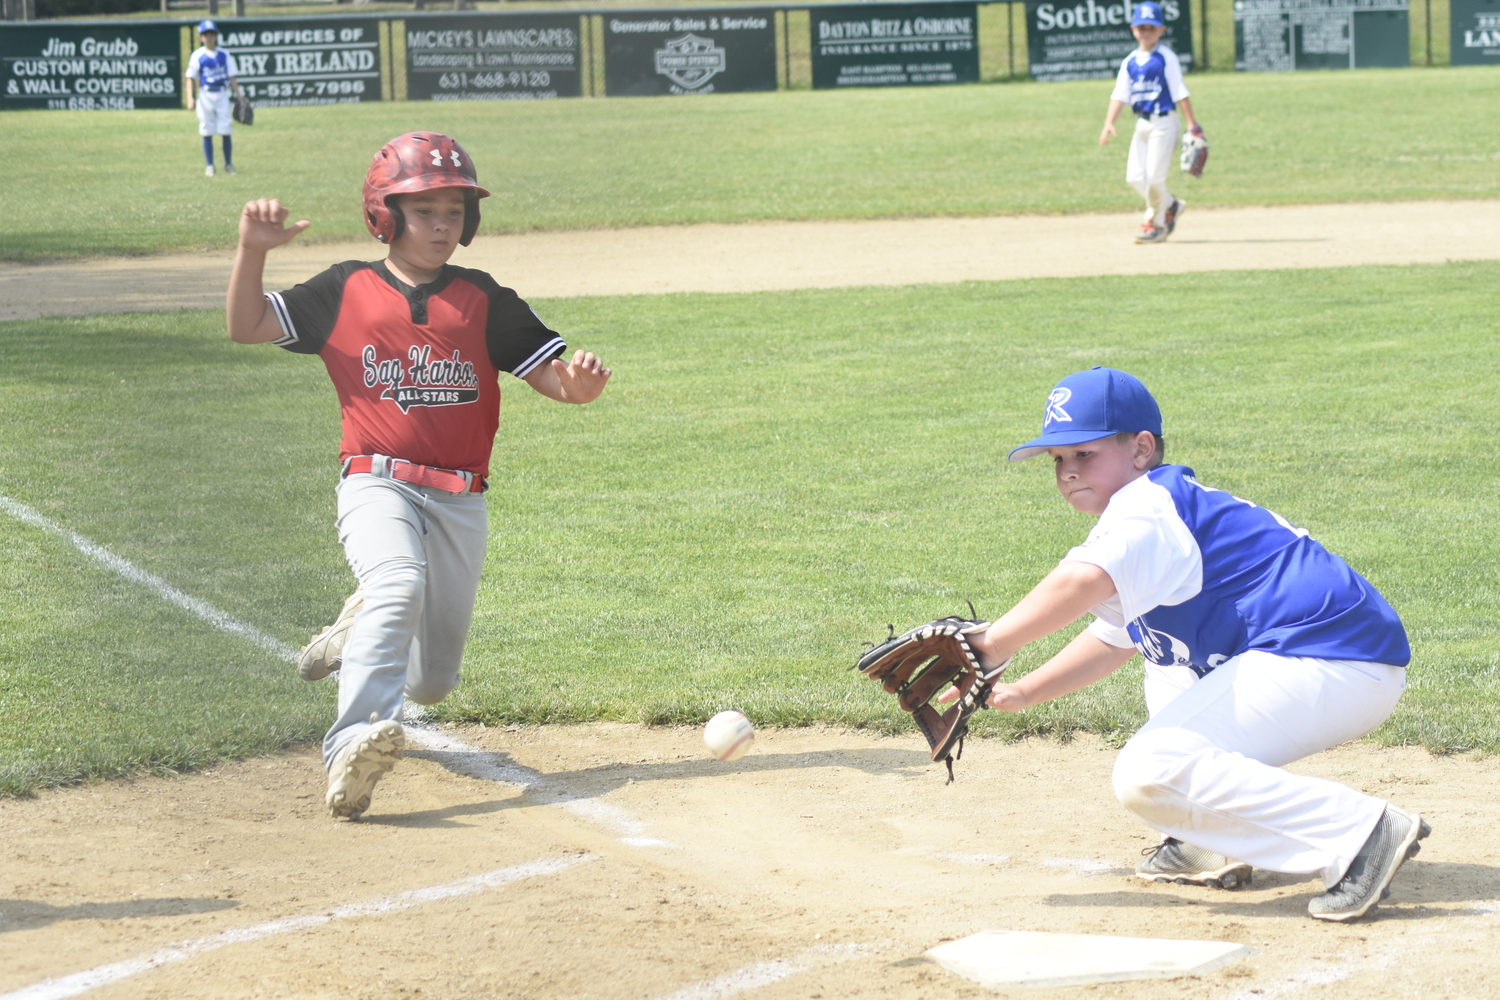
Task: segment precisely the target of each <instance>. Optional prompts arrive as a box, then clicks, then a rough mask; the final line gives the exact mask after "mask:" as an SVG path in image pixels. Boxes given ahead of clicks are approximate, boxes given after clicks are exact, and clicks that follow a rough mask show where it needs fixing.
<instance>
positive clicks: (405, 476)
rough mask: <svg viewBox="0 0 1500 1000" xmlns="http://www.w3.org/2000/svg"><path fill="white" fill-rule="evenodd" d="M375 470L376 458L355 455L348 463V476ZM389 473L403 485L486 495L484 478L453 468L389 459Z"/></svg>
mask: <svg viewBox="0 0 1500 1000" xmlns="http://www.w3.org/2000/svg"><path fill="white" fill-rule="evenodd" d="M374 468H375V456H373V455H355V456H354V457H353V458H351V459H349V461H347V462H345V463H344V475H346V476H350V475H353V474H354V473H356V472H370V471H371V470H372V469H374ZM386 474H387V475H389V476H390V477H391V478H392V479H399V480H401V481H402V482H403V483H412V484H413V485H416V486H430V487H432V488H433V489H435V490H446V491H447V492H449V493H483V492H484V487H485V482H484V477H483V476H476V475H473V474H472V473H469V474H465V473H462V472H455V471H453V470H452V469H434V468H433V467H432V466H430V465H418V464H417V463H416V462H408V461H406V460H405V459H400V458H388V459H386Z"/></svg>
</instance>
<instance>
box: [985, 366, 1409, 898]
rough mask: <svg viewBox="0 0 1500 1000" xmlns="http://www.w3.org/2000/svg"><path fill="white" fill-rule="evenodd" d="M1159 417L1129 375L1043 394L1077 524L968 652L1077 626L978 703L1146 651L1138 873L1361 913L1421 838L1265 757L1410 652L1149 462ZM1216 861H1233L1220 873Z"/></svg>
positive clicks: (1352, 704) (1372, 609) (1097, 675)
mask: <svg viewBox="0 0 1500 1000" xmlns="http://www.w3.org/2000/svg"><path fill="white" fill-rule="evenodd" d="M1161 431H1162V426H1161V411H1160V410H1159V409H1158V408H1157V405H1156V400H1155V399H1153V398H1152V397H1151V394H1150V393H1149V392H1147V391H1146V387H1145V386H1144V385H1142V384H1141V383H1140V382H1139V381H1138V380H1137V379H1136V378H1135V377H1134V376H1131V375H1128V374H1126V373H1125V372H1122V371H1115V370H1113V369H1109V368H1094V369H1091V370H1089V371H1084V372H1077V373H1075V374H1073V375H1069V376H1068V377H1067V378H1065V379H1063V380H1062V381H1061V382H1059V383H1058V384H1057V385H1056V386H1055V387H1054V388H1053V389H1052V392H1051V394H1050V395H1049V396H1048V397H1047V406H1046V411H1045V415H1044V417H1043V420H1042V435H1041V437H1038V438H1036V439H1035V440H1033V441H1028V442H1027V443H1026V444H1024V445H1022V446H1020V447H1019V448H1017V449H1015V450H1014V451H1012V452H1011V455H1010V457H1011V460H1012V461H1021V460H1023V459H1026V458H1030V457H1032V456H1033V455H1038V454H1043V453H1046V454H1049V455H1051V456H1052V461H1053V464H1054V466H1055V468H1056V476H1057V488H1058V490H1059V491H1060V492H1061V493H1062V495H1063V496H1064V498H1066V499H1067V501H1068V503H1070V504H1071V505H1072V506H1073V508H1074V509H1076V510H1078V511H1081V512H1083V513H1087V514H1093V515H1096V516H1097V517H1098V518H1099V521H1098V523H1097V524H1096V525H1095V526H1094V529H1093V530H1092V531H1091V532H1089V536H1088V538H1087V539H1086V540H1085V541H1084V543H1083V544H1082V545H1079V546H1077V547H1076V548H1074V549H1072V550H1071V551H1070V552H1069V553H1068V554H1067V556H1066V557H1065V558H1064V559H1063V561H1062V562H1061V563H1060V564H1059V565H1058V567H1057V568H1056V569H1055V570H1053V571H1052V572H1051V573H1050V574H1048V576H1047V577H1046V578H1045V579H1043V580H1042V582H1041V583H1039V584H1037V586H1036V587H1035V589H1033V590H1032V591H1031V593H1030V594H1028V595H1027V596H1026V597H1025V598H1023V599H1022V600H1021V601H1020V603H1018V604H1017V605H1016V606H1015V607H1014V608H1012V609H1011V610H1010V611H1009V612H1007V613H1006V614H1005V615H1003V616H1002V617H1001V618H999V619H998V620H997V621H995V622H994V623H993V624H992V625H991V626H990V627H989V628H988V629H987V630H986V631H985V632H984V633H983V634H982V635H981V636H980V638H979V639H978V641H976V642H974V643H973V646H974V648H975V649H976V650H977V651H978V652H979V653H980V655H981V657H982V659H983V661H984V663H985V664H986V665H987V666H993V665H996V664H1000V663H1003V662H1004V661H1005V660H1006V659H1007V658H1009V657H1010V656H1011V655H1012V654H1014V653H1015V652H1016V650H1018V649H1020V648H1021V647H1022V646H1024V645H1025V644H1027V643H1029V642H1031V641H1033V640H1035V639H1040V638H1042V637H1043V636H1046V635H1049V634H1051V633H1053V632H1056V631H1058V630H1059V629H1062V628H1064V627H1066V626H1067V625H1069V624H1070V623H1072V622H1073V621H1075V620H1077V619H1078V618H1080V617H1082V616H1083V615H1084V614H1085V613H1089V612H1092V613H1093V615H1094V621H1093V623H1092V624H1091V625H1090V626H1089V627H1088V628H1087V629H1086V630H1085V631H1083V632H1082V633H1080V634H1079V635H1078V636H1077V637H1076V638H1074V639H1073V640H1072V641H1071V642H1070V643H1069V644H1068V645H1067V646H1066V647H1064V648H1063V650H1062V651H1061V652H1059V653H1058V654H1057V655H1056V656H1054V657H1052V659H1050V660H1048V661H1047V662H1046V663H1044V664H1042V665H1041V666H1040V667H1038V668H1037V669H1036V670H1034V671H1032V672H1031V673H1029V674H1027V675H1026V676H1025V677H1022V678H1021V679H1020V680H1019V681H1017V682H1016V683H1014V684H997V685H996V686H995V688H994V690H993V692H992V693H991V695H990V704H991V705H993V706H994V707H996V708H1000V709H1003V710H1005V711H1010V712H1018V711H1021V710H1022V709H1025V708H1028V707H1030V706H1032V705H1037V704H1040V703H1042V702H1045V701H1050V700H1051V699H1053V698H1058V697H1061V696H1062V695H1065V694H1067V693H1069V692H1070V691H1076V690H1078V689H1079V688H1082V687H1084V686H1086V685H1088V684H1091V683H1093V682H1094V681H1097V680H1099V679H1101V678H1103V677H1105V676H1106V675H1108V674H1110V673H1112V672H1113V671H1115V670H1117V669H1118V668H1120V667H1121V666H1123V665H1124V664H1125V663H1126V661H1128V660H1129V659H1130V658H1131V657H1132V656H1133V655H1134V654H1135V653H1136V651H1137V650H1139V651H1140V653H1141V655H1142V656H1143V657H1144V658H1145V660H1146V703H1147V707H1148V709H1149V710H1150V713H1151V720H1150V721H1149V722H1148V723H1147V724H1146V725H1145V726H1143V727H1142V728H1141V730H1140V731H1139V732H1138V733H1136V734H1135V736H1134V737H1133V738H1132V739H1131V740H1130V742H1129V743H1127V744H1126V745H1125V748H1124V750H1122V751H1121V753H1120V756H1119V759H1118V760H1117V761H1116V763H1115V770H1114V789H1115V794H1116V795H1117V796H1118V797H1119V799H1120V802H1121V803H1122V804H1123V805H1124V806H1125V807H1126V808H1127V809H1129V810H1130V811H1131V812H1133V813H1135V814H1136V815H1137V816H1139V817H1140V818H1141V819H1142V820H1143V821H1145V823H1146V824H1147V825H1148V826H1151V827H1154V828H1155V829H1157V830H1158V831H1160V832H1161V833H1162V834H1164V835H1165V839H1164V840H1163V841H1162V843H1161V845H1160V846H1159V847H1158V848H1156V849H1154V850H1153V851H1152V852H1151V856H1150V857H1149V858H1148V859H1147V860H1146V861H1144V862H1142V863H1141V865H1140V867H1139V868H1138V869H1137V871H1138V873H1139V874H1140V875H1141V876H1142V877H1144V878H1146V879H1148V880H1153V881H1173V882H1176V881H1187V882H1195V883H1198V884H1215V885H1221V886H1222V885H1226V884H1228V885H1231V886H1232V885H1233V884H1235V883H1237V882H1242V881H1245V880H1246V879H1247V878H1248V876H1249V874H1250V866H1251V865H1254V866H1257V867H1261V868H1266V869H1270V870H1272V871H1279V872H1292V873H1317V874H1321V875H1322V877H1323V881H1324V885H1325V888H1326V889H1327V891H1326V892H1324V893H1323V894H1322V895H1319V896H1316V897H1315V898H1313V899H1312V900H1311V901H1310V902H1309V904H1308V912H1309V913H1311V914H1312V915H1313V916H1314V917H1317V918H1319V919H1324V920H1350V919H1353V918H1355V917H1359V916H1363V915H1364V914H1365V913H1367V912H1369V911H1370V910H1371V909H1373V908H1374V907H1375V905H1376V904H1377V903H1379V902H1380V899H1381V896H1382V893H1383V892H1384V891H1385V889H1386V887H1387V886H1388V885H1389V884H1390V881H1391V879H1392V877H1394V875H1395V874H1396V870H1397V869H1398V868H1400V866H1401V864H1402V862H1404V861H1405V860H1406V859H1407V858H1408V857H1410V856H1411V855H1412V854H1415V853H1416V852H1417V849H1418V847H1419V846H1420V845H1419V844H1418V843H1417V841H1418V840H1420V839H1421V838H1422V837H1425V836H1426V835H1427V833H1428V832H1429V829H1428V826H1427V824H1426V823H1425V822H1423V820H1422V819H1421V817H1419V816H1416V815H1411V814H1408V813H1406V812H1403V811H1402V810H1401V809H1398V808H1397V807H1396V806H1394V805H1391V804H1389V803H1386V802H1384V801H1382V800H1380V799H1377V798H1373V797H1372V796H1369V795H1365V794H1363V793H1361V792H1357V791H1354V790H1353V789H1351V788H1347V787H1345V786H1344V785H1340V784H1337V783H1335V782H1331V781H1325V780H1323V779H1321V778H1310V777H1305V776H1303V775H1298V774H1290V773H1288V772H1286V771H1284V770H1282V766H1283V765H1285V764H1289V763H1291V762H1292V761H1294V760H1298V759H1299V758H1302V757H1306V756H1308V755H1309V754H1314V753H1317V752H1318V751H1320V750H1324V749H1327V748H1328V747H1331V746H1336V745H1337V744H1340V743H1344V742H1346V741H1348V740H1352V739H1356V738H1358V737H1360V736H1363V735H1364V734H1365V733H1368V732H1370V731H1371V730H1372V729H1374V728H1375V727H1376V726H1378V725H1380V724H1381V722H1383V721H1384V720H1385V719H1386V717H1387V716H1389V715H1390V713H1391V711H1392V710H1393V709H1394V708H1395V706H1396V701H1397V699H1398V698H1400V696H1401V691H1402V689H1403V688H1404V687H1405V677H1406V670H1405V667H1406V664H1407V662H1408V661H1409V660H1410V659H1411V651H1410V648H1409V647H1408V645H1407V641H1406V632H1405V630H1404V629H1403V628H1402V626H1401V621H1400V619H1399V618H1397V617H1396V613H1395V611H1393V610H1392V609H1391V607H1390V605H1388V604H1387V603H1386V602H1385V600H1384V599H1383V598H1381V596H1380V594H1379V593H1377V592H1376V590H1375V588H1374V587H1372V586H1371V585H1370V584H1369V583H1368V582H1367V581H1366V580H1365V579H1364V578H1362V577H1361V576H1360V575H1359V574H1358V573H1356V572H1354V570H1352V569H1350V568H1349V566H1348V564H1347V563H1345V562H1344V561H1343V560H1342V559H1340V558H1339V557H1338V556H1336V555H1333V554H1332V553H1330V552H1329V551H1328V550H1327V549H1325V548H1324V547H1323V546H1322V545H1319V544H1318V543H1317V542H1315V541H1313V540H1312V539H1311V538H1309V537H1308V535H1307V532H1306V531H1303V530H1301V529H1299V528H1294V527H1292V526H1291V525H1290V524H1288V523H1287V522H1286V521H1285V520H1283V519H1282V518H1281V517H1279V516H1278V515H1276V514H1273V513H1271V512H1270V511H1268V510H1265V509H1264V508H1262V507H1257V506H1256V505H1255V504H1253V503H1251V502H1249V501H1248V500H1241V499H1239V498H1238V497H1235V496H1231V495H1230V494H1228V493H1225V492H1223V491H1221V490H1215V489H1212V488H1210V487H1207V486H1204V485H1202V484H1201V483H1199V482H1198V481H1197V479H1196V478H1194V475H1193V470H1191V469H1189V468H1186V467H1185V466H1181V465H1164V464H1162V451H1163V442H1162V439H1161ZM1231 859H1239V860H1238V861H1235V860H1231Z"/></svg>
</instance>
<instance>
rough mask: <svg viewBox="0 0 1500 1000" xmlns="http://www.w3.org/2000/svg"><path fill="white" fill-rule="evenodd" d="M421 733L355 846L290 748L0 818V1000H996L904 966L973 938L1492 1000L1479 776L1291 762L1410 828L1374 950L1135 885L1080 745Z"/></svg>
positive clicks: (1243, 893) (1309, 888)
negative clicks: (743, 743)
mask: <svg viewBox="0 0 1500 1000" xmlns="http://www.w3.org/2000/svg"><path fill="white" fill-rule="evenodd" d="M415 735H416V737H417V739H418V740H419V741H420V742H422V743H423V744H425V745H426V746H427V747H428V749H425V750H416V751H414V752H412V753H411V754H410V759H408V760H407V761H405V762H403V763H402V764H401V765H400V766H399V767H398V768H397V769H396V770H395V771H394V772H392V774H391V775H390V776H389V777H388V778H387V779H386V781H385V782H384V783H383V784H382V785H381V786H380V788H379V790H378V793H377V796H376V799H375V804H374V806H373V808H372V810H371V812H370V814H369V815H368V816H367V817H366V818H365V819H364V820H362V821H361V822H359V823H355V824H348V823H335V822H333V821H331V820H329V819H328V818H327V817H326V816H325V815H324V814H323V810H322V806H321V799H322V793H323V777H322V773H321V768H320V767H319V762H318V760H317V758H316V756H315V755H314V753H313V752H311V751H307V752H301V753H296V754H292V755H289V756H287V757H284V758H280V759H275V760H252V761H245V762H242V763H238V764H234V765H231V766H226V767H222V768H217V769H215V770H213V771H210V772H207V773H203V774H195V775H191V776H187V777H183V778H179V779H143V780H139V781H133V782H117V783H109V784H100V785H95V786H91V787H87V788H78V789H71V790H65V791H59V792H48V793H45V794H42V795H40V796H39V797H38V798H36V799H33V800H10V801H3V802H0V824H3V829H4V830H5V837H4V838H3V843H0V871H3V872H4V888H3V889H0V995H3V996H4V997H6V998H18V997H21V996H25V997H28V998H31V1000H42V998H56V997H62V996H73V995H80V994H85V993H86V994H88V995H90V996H97V997H99V998H101V1000H103V998H111V1000H113V998H126V997H162V996H192V997H204V998H225V1000H228V998H243V997H250V996H273V997H382V998H392V997H416V996H425V997H441V998H448V997H453V998H470V997H473V998H478V997H503V998H521V997H525V998H543V997H547V998H551V997H577V998H611V1000H616V998H640V1000H657V998H661V1000H666V998H672V1000H708V998H717V997H727V996H732V995H745V996H753V997H755V998H757V1000H788V998H793V997H796V998H813V1000H820V998H821V1000H845V998H850V1000H852V998H856V997H859V998H885V997H890V998H907V997H923V998H947V997H955V998H958V997H977V996H993V995H994V994H993V993H992V992H991V991H986V990H981V989H980V988H978V987H976V986H973V985H971V984H969V983H968V982H967V981H965V980H961V979H959V978H957V977H955V976H953V975H951V974H950V973H947V972H945V971H944V970H942V969H941V968H939V967H938V966H936V965H934V964H933V963H931V962H930V961H928V960H925V959H924V958H922V953H923V952H924V951H925V950H926V949H927V948H929V947H931V946H933V945H935V944H937V943H939V942H941V941H943V940H945V939H949V938H955V937H960V936H964V935H967V934H970V933H974V932H977V931H980V930H985V929H991V928H1003V929H1012V930H1039V931H1057V932H1076V933H1097V934H1113V935H1124V936H1133V937H1162V938H1176V939H1200V940H1202V939H1207V940H1222V941H1233V942H1237V943H1241V944H1247V945H1250V946H1252V947H1254V948H1255V949H1256V950H1257V952H1258V954H1257V955H1256V956H1254V957H1253V958H1251V959H1249V960H1247V961H1244V962H1241V963H1237V964H1234V965H1230V966H1228V967H1226V968H1223V969H1219V970H1216V971H1214V972H1212V973H1207V974H1205V975H1203V976H1201V977H1191V978H1183V979H1178V980H1174V981H1170V982H1160V981H1147V982H1136V983H1116V984H1108V985H1099V986H1092V987H1061V988H1055V989H1049V990H1047V991H1045V995H1046V996H1050V997H1058V998H1073V997H1122V998H1141V1000H1145V998H1157V997H1162V996H1174V997H1175V996H1184V997H1211V998H1215V1000H1218V998H1234V1000H1272V998H1277V1000H1290V998H1297V997H1309V998H1313V997H1316V998H1323V997H1328V998H1344V997H1347V998H1351V1000H1353V998H1358V1000H1383V998H1392V1000H1394V998H1402V1000H1405V998H1409V997H1413V996H1420V997H1422V998H1423V1000H1436V998H1441V997H1479V996H1494V995H1497V994H1500V957H1497V955H1500V949H1497V948H1496V944H1497V942H1500V899H1497V897H1500V866H1497V865H1500V861H1497V857H1496V853H1497V850H1500V843H1497V841H1496V838H1495V836H1494V831H1495V829H1496V828H1497V826H1500V804H1497V801H1496V796H1495V795H1494V787H1495V783H1496V778H1497V777H1500V761H1495V760H1487V761H1472V760H1459V759H1442V758H1434V757H1431V756H1429V755H1428V754H1426V753H1425V752H1422V751H1416V750H1396V751H1380V750H1374V749H1371V748H1366V747H1358V746H1355V747H1345V748H1340V749H1337V750H1334V751H1331V752H1329V753H1325V754H1321V755H1319V756H1318V757H1316V758H1313V759H1311V760H1309V761H1306V762H1303V763H1302V764H1300V765H1297V768H1296V769H1297V770H1302V771H1306V772H1309V773H1315V774H1319V775H1323V776H1326V777H1330V778H1335V779H1338V780H1342V781H1346V782H1349V783H1351V784H1354V785H1356V786H1358V787H1360V788H1363V789H1365V790H1367V791H1369V792H1372V793H1375V794H1380V795H1384V796H1388V797H1391V798H1393V799H1394V800H1396V801H1399V802H1400V803H1402V804H1403V805H1405V806H1407V807H1409V808H1412V809H1416V810H1420V811H1421V812H1422V814H1423V815H1424V816H1426V817H1428V818H1430V820H1431V821H1432V823H1433V827H1434V833H1433V835H1432V837H1431V838H1430V839H1429V840H1428V841H1427V842H1426V849H1425V850H1424V851H1423V852H1422V854H1421V855H1420V856H1419V857H1418V858H1417V859H1415V860H1414V861H1412V862H1411V863H1410V864H1409V865H1408V866H1407V868H1406V869H1404V870H1403V872H1402V874H1401V875H1400V876H1399V877H1398V880H1397V882H1396V884H1395V891H1394V894H1393V896H1392V898H1391V900H1390V901H1389V902H1388V903H1387V904H1386V905H1385V906H1383V907H1382V908H1381V910H1380V911H1378V912H1379V919H1375V920H1372V921H1366V922H1360V923H1355V924H1351V925H1347V926H1346V925H1329V924H1321V923H1316V922H1314V921H1312V920H1310V919H1308V918H1307V917H1306V916H1305V913H1304V908H1305V906H1306V903H1307V899H1308V897H1309V896H1311V895H1312V894H1314V893H1315V892H1317V891H1319V888H1320V885H1319V884H1318V883H1317V882H1316V881H1314V880H1312V879H1300V878H1294V877H1288V876H1280V875H1273V874H1270V873H1265V872H1258V873H1257V874H1256V880H1255V883H1254V885H1253V886H1252V887H1251V888H1249V889H1245V890H1240V891H1236V892H1223V891H1218V890H1210V889H1201V888H1196V887H1186V886H1172V885H1154V884H1145V883H1142V882H1140V881H1139V880H1137V879H1134V878H1133V877H1131V875H1130V871H1131V866H1132V865H1133V863H1134V861H1135V860H1136V859H1137V858H1138V856H1139V852H1140V849H1141V848H1142V847H1143V846H1145V845H1146V844H1148V843H1150V842H1151V840H1152V839H1153V838H1151V837H1150V836H1149V833H1150V831H1148V830H1146V829H1145V828H1144V827H1142V826H1140V825H1139V824H1138V823H1136V822H1135V821H1133V820H1132V819H1131V818H1130V817H1128V816H1127V815H1126V814H1125V813H1124V811H1123V810H1122V809H1121V808H1120V806H1119V805H1118V804H1116V803H1115V801H1114V800H1113V797H1112V796H1111V794H1110V792H1109V769H1110V766H1111V762H1112V761H1113V757H1114V755H1113V753H1111V752H1110V751H1108V750H1107V749H1105V748H1103V747H1101V746H1100V745H1099V744H1098V743H1097V742H1094V741H1091V740H1082V741H1079V742H1076V743H1073V744H1071V745H1066V746H1064V745H1059V744H1056V743H1052V742H1045V741H1038V742H1030V743H1024V744H1019V745H1006V744H1002V743H998V742H994V741H979V742H976V743H972V744H971V745H970V746H969V748H968V752H967V753H966V754H965V757H964V759H963V760H962V761H961V762H959V765H958V781H957V782H956V783H955V784H953V785H952V786H948V787H945V786H944V777H945V776H944V774H943V770H942V767H941V765H933V764H932V763H931V762H929V761H928V759H927V755H926V753H925V752H924V751H923V750H922V749H920V748H919V746H918V741H917V740H916V739H914V738H910V739H902V738H879V737H872V736H869V735H867V734H863V733H860V732H847V731H837V730H787V731H769V732H765V733H762V734H761V738H760V740H759V741H758V743H757V745H756V747H755V749H754V751H753V752H752V754H751V755H750V756H748V757H746V758H744V759H743V760H741V761H738V762H736V763H734V764H720V763H718V762H716V761H713V760H710V759H708V758H707V757H706V756H705V755H704V754H703V752H702V747H701V744H700V743H699V742H698V733H697V732H696V731H695V730H681V729H677V730H663V729H644V728H641V727H638V726H628V725H595V726H586V727H546V728H521V729H507V730H498V729H489V730H480V729H449V730H442V731H426V732H418V733H416V734H415ZM434 748H435V749H434ZM476 775H477V777H476ZM475 876H484V877H483V878H480V879H478V880H476V879H475ZM476 886H477V888H476ZM434 887H436V888H434ZM403 894H405V895H403ZM132 962H134V964H131V963H132ZM101 967H103V968H101ZM110 967H113V971H111V968H110ZM90 970H92V973H91V977H90V976H89V975H84V976H80V975H78V974H79V973H88V972H90ZM122 970H123V972H124V974H120V973H121V972H122ZM69 976H72V977H74V978H72V979H71V980H70V979H67V978H65V977H69ZM111 977H114V978H113V979H111ZM91 985H93V986H94V987H95V988H92V989H88V988H86V987H89V986H91ZM28 988H30V989H28ZM16 991H20V992H16ZM1014 992H1016V993H1018V994H1021V993H1024V994H1025V995H1029V996H1036V995H1037V992H1036V991H1035V990H1030V991H1019V990H1018V991H1014Z"/></svg>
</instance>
